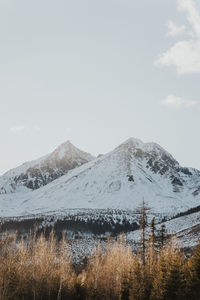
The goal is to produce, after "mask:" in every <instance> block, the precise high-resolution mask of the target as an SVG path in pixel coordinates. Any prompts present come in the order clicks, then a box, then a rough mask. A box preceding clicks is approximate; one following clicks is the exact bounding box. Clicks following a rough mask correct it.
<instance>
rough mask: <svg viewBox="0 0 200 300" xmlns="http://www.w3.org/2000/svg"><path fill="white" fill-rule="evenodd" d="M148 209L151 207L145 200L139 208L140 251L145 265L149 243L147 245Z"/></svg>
mask: <svg viewBox="0 0 200 300" xmlns="http://www.w3.org/2000/svg"><path fill="white" fill-rule="evenodd" d="M148 210H149V208H148V207H147V205H146V203H145V201H144V200H143V201H142V205H141V207H140V208H139V209H138V212H139V213H140V219H139V223H140V229H141V237H140V243H139V252H140V255H141V260H142V264H143V266H145V263H146V247H147V245H146V242H147V237H146V229H147V226H148V222H147V211H148Z"/></svg>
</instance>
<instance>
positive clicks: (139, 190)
mask: <svg viewBox="0 0 200 300" xmlns="http://www.w3.org/2000/svg"><path fill="white" fill-rule="evenodd" d="M0 183H1V185H0V186H1V188H2V195H0V216H1V215H4V216H5V215H8V216H13V215H20V216H23V215H25V214H34V213H43V212H45V213H46V212H51V211H54V212H56V211H59V210H60V211H63V210H68V209H97V210H98V209H108V208H109V209H120V210H133V211H134V210H136V208H137V207H138V206H139V205H140V204H141V201H142V200H143V199H145V201H146V202H147V203H148V206H149V207H150V208H151V211H152V212H153V213H156V214H164V215H165V216H169V215H174V214H177V213H180V212H182V211H184V210H188V209H190V208H193V207H195V206H198V205H200V189H199V187H200V172H199V171H198V170H196V169H192V168H183V167H181V166H180V164H179V163H178V162H177V161H176V160H175V159H174V158H173V157H172V155H171V154H169V153H168V152H167V151H165V150H164V149H163V148H162V147H160V146H159V145H158V144H155V143H143V142H142V141H140V140H137V139H134V138H130V139H128V140H127V141H125V142H124V143H122V144H121V145H119V146H118V147H117V148H115V149H114V150H113V151H111V152H109V153H107V154H105V155H102V156H100V157H97V158H93V157H92V156H91V155H89V154H88V153H85V152H82V151H80V150H78V149H77V148H76V147H74V146H73V145H72V144H71V143H70V142H67V143H65V144H63V145H61V146H60V147H58V148H57V149H56V150H55V151H54V152H53V153H51V154H50V155H48V156H46V157H45V158H42V159H40V160H39V161H37V162H32V163H28V164H25V165H23V166H21V167H19V168H17V169H15V170H11V171H9V172H8V173H7V174H5V175H4V176H2V177H1V178H0ZM20 191H21V192H20ZM23 191H28V192H27V193H24V192H23ZM30 191H31V192H30ZM5 192H6V194H5ZM9 192H12V193H13V192H16V193H15V194H13V195H12V194H11V193H9ZM19 192H20V193H19ZM3 193H4V194H3Z"/></svg>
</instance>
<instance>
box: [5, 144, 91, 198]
mask: <svg viewBox="0 0 200 300" xmlns="http://www.w3.org/2000/svg"><path fill="white" fill-rule="evenodd" d="M92 159H94V157H93V156H92V155H90V154H89V153H86V152H84V151H81V150H79V149H78V148H76V147H75V146H74V145H72V143H71V142H70V141H67V142H65V143H63V144H62V145H60V146H59V147H58V148H57V149H56V150H55V151H53V152H52V153H51V154H49V155H46V156H44V157H42V158H39V159H37V160H34V161H31V162H27V163H24V164H23V165H21V166H19V167H17V168H15V169H12V170H10V171H8V172H6V173H5V174H4V175H3V176H1V177H0V194H7V193H14V192H22V191H23V192H25V191H29V190H36V189H38V188H40V187H42V186H44V185H46V184H48V183H50V182H51V181H53V180H55V179H57V178H59V177H60V176H62V175H64V174H66V173H67V172H68V171H69V170H71V169H74V168H76V167H79V166H81V165H82V164H85V163H87V162H89V161H91V160H92Z"/></svg>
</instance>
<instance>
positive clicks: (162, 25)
mask: <svg viewBox="0 0 200 300" xmlns="http://www.w3.org/2000/svg"><path fill="white" fill-rule="evenodd" d="M0 8H1V9H0V16H1V18H0V23H1V27H0V28H1V29H0V40H1V44H0V45H1V47H0V53H1V56H0V65H1V68H0V78H1V81H0V96H1V100H0V104H1V110H0V136H1V148H0V156H1V158H2V159H1V161H0V174H3V173H5V172H6V171H7V170H9V169H11V168H14V167H17V166H18V165H20V164H22V163H24V162H26V161H29V160H34V159H37V158H39V157H41V156H43V155H45V154H47V153H50V152H51V151H53V150H54V149H55V148H56V147H57V146H58V145H59V144H61V143H63V142H64V141H66V140H71V142H72V143H73V144H74V145H75V146H76V147H78V148H80V149H82V150H84V151H87V152H90V153H91V154H94V155H97V154H99V153H106V152H109V151H111V150H113V149H114V148H115V147H116V146H118V145H119V144H120V143H122V142H123V141H125V140H126V139H128V138H129V137H135V138H139V139H141V140H142V141H144V142H156V143H158V144H159V145H161V146H162V147H163V148H165V150H167V151H168V152H169V153H171V154H172V155H173V156H174V158H175V159H176V160H178V161H179V162H180V163H181V165H183V166H188V167H194V168H197V169H200V160H199V153H200V142H199V138H200V133H199V130H198V129H199V128H200V118H199V113H200V97H199V95H200V86H199V79H200V4H199V3H198V1H197V0H177V1H174V0H168V1H165V2H164V3H163V2H162V1H160V0H151V1H149V0H141V1H131V0H123V1H122V0H115V1H114V0H107V1H105V0H102V1H100V2H97V1H92V0H86V1H81V0H74V1H68V0H67V1H64V0H59V1H57V2H56V3H55V2H54V1H52V0H50V1H47V0H44V1H42V2H41V1H38V0H36V1H33V2H27V1H25V0H19V1H17V2H16V1H14V0H11V1H5V0H0Z"/></svg>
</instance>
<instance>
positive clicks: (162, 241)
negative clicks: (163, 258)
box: [157, 224, 168, 249]
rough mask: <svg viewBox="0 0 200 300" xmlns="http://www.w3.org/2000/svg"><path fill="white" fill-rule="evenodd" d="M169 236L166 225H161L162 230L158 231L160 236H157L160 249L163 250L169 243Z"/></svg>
mask: <svg viewBox="0 0 200 300" xmlns="http://www.w3.org/2000/svg"><path fill="white" fill-rule="evenodd" d="M167 239H168V236H167V230H166V226H165V224H162V225H161V228H160V230H159V231H158V236H157V242H158V248H159V249H162V248H163V247H164V246H165V244H166V242H167Z"/></svg>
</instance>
